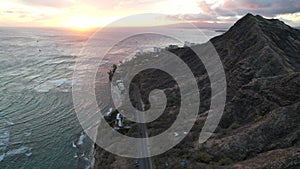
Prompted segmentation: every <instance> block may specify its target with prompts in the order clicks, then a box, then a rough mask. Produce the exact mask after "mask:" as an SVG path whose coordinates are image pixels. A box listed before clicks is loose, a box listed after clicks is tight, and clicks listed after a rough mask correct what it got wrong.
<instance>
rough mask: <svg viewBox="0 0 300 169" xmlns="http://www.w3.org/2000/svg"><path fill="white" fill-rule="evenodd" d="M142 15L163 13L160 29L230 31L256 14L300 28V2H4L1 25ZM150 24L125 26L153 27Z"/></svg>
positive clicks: (94, 23)
mask: <svg viewBox="0 0 300 169" xmlns="http://www.w3.org/2000/svg"><path fill="white" fill-rule="evenodd" d="M140 13H162V14H166V15H167V17H164V18H155V19H156V20H155V21H154V22H151V23H155V24H156V25H169V24H178V23H180V22H181V21H182V20H186V21H189V22H193V23H195V24H196V25H197V26H200V27H201V26H203V27H228V26H230V25H232V24H233V23H234V22H235V21H236V20H238V19H239V18H240V17H242V16H243V15H245V14H246V13H252V14H254V15H257V14H259V15H262V16H264V17H267V18H277V19H280V20H283V21H284V22H286V23H287V24H289V25H291V26H295V27H296V26H300V1H299V0H264V1H260V0H186V1H182V0H161V1H157V2H153V1H152V0H126V1H119V0H101V1H97V0H43V1H41V0H2V1H1V2H0V24H1V26H9V27H67V28H74V29H78V30H85V29H89V28H92V27H103V26H105V25H107V24H109V23H111V22H113V21H115V20H117V19H119V18H122V17H125V16H128V15H133V14H140ZM147 23H149V22H145V23H142V22H139V23H131V24H132V25H122V26H153V25H147Z"/></svg>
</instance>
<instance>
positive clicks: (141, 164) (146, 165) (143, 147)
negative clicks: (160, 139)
mask: <svg viewBox="0 0 300 169" xmlns="http://www.w3.org/2000/svg"><path fill="white" fill-rule="evenodd" d="M133 95H134V97H135V98H137V100H138V102H137V104H136V108H137V109H138V110H143V104H142V99H141V95H140V91H139V88H138V87H137V86H135V87H134V92H133ZM137 117H138V118H139V119H141V118H144V117H143V115H142V114H140V113H138V114H137ZM138 132H139V138H147V137H148V133H147V127H146V124H144V123H139V124H138ZM138 146H139V150H140V155H141V156H145V155H147V154H149V149H148V142H147V140H146V141H143V142H141V143H140V145H138ZM135 163H136V164H137V165H136V166H135V168H136V169H152V162H151V158H150V157H148V158H139V159H135Z"/></svg>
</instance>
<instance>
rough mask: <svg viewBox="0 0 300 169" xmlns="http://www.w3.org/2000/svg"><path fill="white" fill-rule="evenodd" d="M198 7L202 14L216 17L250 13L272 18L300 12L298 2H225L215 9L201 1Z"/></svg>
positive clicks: (227, 0)
mask: <svg viewBox="0 0 300 169" xmlns="http://www.w3.org/2000/svg"><path fill="white" fill-rule="evenodd" d="M198 5H199V8H200V9H201V11H202V12H203V13H205V14H210V15H218V16H234V15H244V14H246V13H249V12H250V13H254V14H260V15H264V16H268V17H274V16H276V15H279V14H288V13H296V12H300V1H299V0H264V1H261V0H239V1H233V0H225V1H224V3H223V4H221V5H220V6H218V7H215V8H214V7H212V4H209V3H207V2H206V1H201V2H199V4H198Z"/></svg>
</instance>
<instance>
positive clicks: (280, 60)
mask: <svg viewBox="0 0 300 169" xmlns="http://www.w3.org/2000/svg"><path fill="white" fill-rule="evenodd" d="M209 43H211V44H212V45H214V46H215V49H216V51H217V52H218V54H219V56H220V59H221V61H222V63H223V66H224V69H225V74H226V81H227V98H226V99H227V100H226V105H225V110H224V113H223V116H222V119H221V121H220V124H219V126H218V128H217V130H216V131H215V133H214V134H213V136H212V137H211V138H210V139H209V140H207V142H205V143H203V144H201V145H199V143H198V137H199V132H200V131H201V128H202V126H203V125H204V123H205V120H206V118H207V115H208V110H209V106H210V99H211V97H212V96H211V91H210V90H211V89H210V82H209V78H208V74H207V72H206V70H205V67H204V65H203V64H202V63H201V61H200V60H199V58H198V56H197V55H196V54H195V53H194V52H193V51H192V50H191V49H190V48H179V49H175V50H171V52H173V53H174V54H176V55H177V56H178V57H180V58H181V59H182V60H183V61H184V62H186V64H187V65H188V66H189V67H190V68H191V70H192V71H193V72H194V75H195V77H196V79H198V86H199V91H200V95H201V105H200V110H199V114H198V118H197V120H196V123H195V125H194V127H193V128H192V130H191V132H190V133H189V134H188V135H187V136H186V138H185V139H184V140H183V142H181V143H180V144H178V145H177V146H175V147H174V148H172V149H171V150H169V151H168V152H166V153H164V154H162V155H158V156H155V157H153V158H152V161H153V163H154V165H155V166H156V167H157V168H164V167H163V166H161V164H163V163H165V162H166V161H167V162H168V163H169V168H174V169H176V168H180V165H178V163H177V162H178V161H180V160H181V159H183V158H187V159H188V161H189V167H188V168H195V169H198V168H220V169H225V168H237V169H240V168H241V169H242V168H250V169H268V168H279V169H286V168H291V169H292V168H300V125H299V121H300V93H299V91H300V67H299V66H300V60H299V59H300V30H297V29H294V28H292V27H290V26H288V25H286V24H285V23H284V22H282V21H280V20H276V19H265V18H263V17H262V16H259V15H256V16H254V15H252V14H247V15H245V16H244V17H243V18H241V19H240V20H239V21H237V22H236V23H235V24H234V25H233V26H232V27H231V28H230V29H229V30H228V31H227V32H225V33H224V34H222V35H220V36H217V37H214V38H212V39H211V40H210V42H209ZM207 44H208V43H206V44H201V45H197V46H196V48H197V49H199V50H201V49H204V50H205V47H206V45H207ZM197 58H198V59H197ZM147 59H151V58H147ZM137 60H138V58H136V59H135V60H133V61H132V62H134V61H137ZM171 63H172V62H171V61H170V64H171ZM127 64H128V63H127ZM123 66H126V63H125V64H124V65H123ZM143 77H144V79H143ZM152 78H153V79H155V78H159V79H156V81H159V82H160V83H169V81H168V79H167V77H166V76H164V75H161V74H159V72H155V71H152V72H146V73H144V74H143V75H142V76H140V79H139V83H140V88H141V89H140V90H141V92H142V91H143V90H151V89H153V86H151V85H147V84H148V83H147V82H149V79H150V80H152ZM224 80H225V79H224ZM165 86H167V85H165ZM168 90H169V93H171V94H172V93H175V94H173V96H172V97H171V99H173V100H172V101H173V102H172V103H176V102H177V101H178V97H177V95H176V87H173V88H170V89H168ZM144 97H145V98H144V99H147V95H145V96H144ZM176 99H177V100H176ZM172 108H173V105H170V106H169V107H168V106H167V108H166V109H168V110H172ZM160 118H162V119H161V121H156V122H154V123H153V124H147V127H149V129H148V131H149V132H150V133H155V132H158V133H159V132H160V128H159V127H160V126H166V125H165V124H166V123H172V122H173V121H171V119H172V120H174V118H173V117H172V113H169V114H167V115H166V116H161V117H160ZM101 153H103V152H101V151H100V150H99V148H98V156H97V155H96V157H97V158H101V157H100V154H101ZM97 158H96V159H97ZM116 159H119V158H116ZM96 161H97V160H96ZM99 161H101V160H99ZM102 161H103V160H102ZM125 161H126V160H125ZM96 168H97V167H96Z"/></svg>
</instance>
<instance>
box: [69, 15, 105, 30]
mask: <svg viewBox="0 0 300 169" xmlns="http://www.w3.org/2000/svg"><path fill="white" fill-rule="evenodd" d="M104 24H105V23H103V22H101V19H99V18H97V17H92V16H83V15H77V16H72V17H70V18H69V19H68V20H67V21H66V22H65V23H64V26H65V27H68V28H71V29H74V30H78V31H89V30H91V29H94V28H97V27H101V26H103V25H104Z"/></svg>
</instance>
